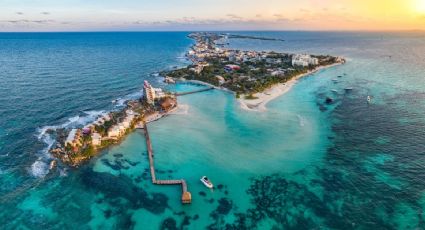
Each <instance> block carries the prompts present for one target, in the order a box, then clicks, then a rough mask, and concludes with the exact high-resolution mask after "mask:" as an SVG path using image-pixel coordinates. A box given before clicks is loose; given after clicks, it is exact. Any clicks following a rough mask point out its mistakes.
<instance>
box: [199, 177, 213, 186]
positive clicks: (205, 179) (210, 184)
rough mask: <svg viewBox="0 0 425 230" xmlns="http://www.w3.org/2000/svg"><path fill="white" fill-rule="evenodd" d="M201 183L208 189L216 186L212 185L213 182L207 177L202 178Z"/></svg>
mask: <svg viewBox="0 0 425 230" xmlns="http://www.w3.org/2000/svg"><path fill="white" fill-rule="evenodd" d="M201 182H202V183H203V184H204V185H205V186H206V187H207V188H213V187H214V185H213V184H212V183H211V181H210V180H209V179H208V178H207V177H206V176H203V177H201Z"/></svg>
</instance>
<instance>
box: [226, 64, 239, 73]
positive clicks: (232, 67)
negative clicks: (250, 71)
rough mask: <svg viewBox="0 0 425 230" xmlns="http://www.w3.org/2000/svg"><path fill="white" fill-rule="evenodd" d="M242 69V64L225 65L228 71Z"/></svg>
mask: <svg viewBox="0 0 425 230" xmlns="http://www.w3.org/2000/svg"><path fill="white" fill-rule="evenodd" d="M240 69H241V67H240V66H238V65H225V66H224V70H225V71H226V72H232V71H235V70H240Z"/></svg>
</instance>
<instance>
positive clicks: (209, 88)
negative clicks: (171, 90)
mask: <svg viewBox="0 0 425 230" xmlns="http://www.w3.org/2000/svg"><path fill="white" fill-rule="evenodd" d="M213 89H214V87H208V88H206V89H200V90H194V91H190V92H182V93H175V94H174V95H176V96H184V95H188V94H194V93H200V92H205V91H209V90H213Z"/></svg>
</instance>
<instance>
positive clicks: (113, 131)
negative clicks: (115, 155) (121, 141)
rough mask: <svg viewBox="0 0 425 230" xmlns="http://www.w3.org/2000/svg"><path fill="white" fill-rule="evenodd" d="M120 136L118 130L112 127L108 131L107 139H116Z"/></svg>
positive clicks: (116, 127)
mask: <svg viewBox="0 0 425 230" xmlns="http://www.w3.org/2000/svg"><path fill="white" fill-rule="evenodd" d="M120 135H121V133H120V129H119V127H118V126H117V125H115V126H112V127H111V128H110V129H109V130H108V137H109V138H117V137H119V136H120Z"/></svg>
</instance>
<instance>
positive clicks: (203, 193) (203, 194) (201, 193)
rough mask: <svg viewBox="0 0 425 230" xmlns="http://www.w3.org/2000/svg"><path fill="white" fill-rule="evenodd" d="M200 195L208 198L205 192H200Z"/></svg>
mask: <svg viewBox="0 0 425 230" xmlns="http://www.w3.org/2000/svg"><path fill="white" fill-rule="evenodd" d="M199 195H200V196H207V193H206V192H204V191H200V192H199Z"/></svg>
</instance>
